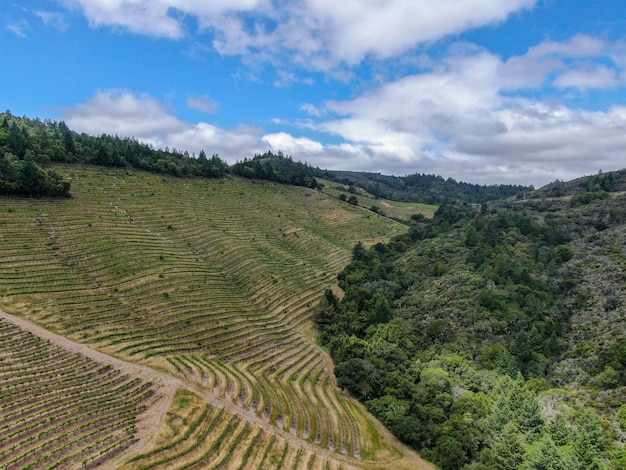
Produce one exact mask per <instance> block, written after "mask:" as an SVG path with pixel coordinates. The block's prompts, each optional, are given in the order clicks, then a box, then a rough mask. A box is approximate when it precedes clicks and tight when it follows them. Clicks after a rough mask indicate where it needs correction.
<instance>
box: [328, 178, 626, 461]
mask: <svg viewBox="0 0 626 470" xmlns="http://www.w3.org/2000/svg"><path fill="white" fill-rule="evenodd" d="M625 176H626V170H622V171H619V172H613V173H605V174H598V175H594V176H591V177H587V178H582V179H579V180H576V181H573V182H570V183H561V184H560V185H559V186H560V187H556V188H555V187H548V188H544V189H542V190H540V191H537V192H534V193H530V194H527V195H526V196H525V197H517V198H513V199H509V200H503V201H497V202H494V203H491V204H483V205H482V206H472V205H468V204H461V203H453V204H446V205H442V206H440V207H439V209H438V210H437V212H436V213H435V216H434V217H433V219H431V220H428V219H420V220H417V221H416V223H415V224H414V225H413V227H412V228H411V230H410V232H409V233H408V234H405V235H402V236H400V237H397V238H396V239H395V240H393V241H392V242H391V243H389V244H379V245H375V246H373V247H371V248H370V249H369V250H366V249H365V247H363V246H360V245H359V246H357V247H355V249H354V250H353V261H352V263H351V264H350V265H349V266H348V267H346V269H345V270H344V271H342V273H340V275H339V280H340V283H339V284H340V287H341V288H342V289H343V291H344V292H345V296H344V297H343V298H342V300H341V301H340V300H339V299H337V298H336V297H335V296H334V295H333V294H332V293H331V292H330V291H328V292H327V294H326V297H325V299H324V302H323V304H322V305H321V307H320V310H319V313H318V316H317V318H316V321H317V323H318V325H319V326H320V329H321V335H320V340H321V342H322V344H324V345H326V347H327V348H328V349H329V351H330V352H331V355H332V357H333V360H334V362H335V374H336V375H337V379H338V384H339V385H340V386H341V387H345V388H346V389H347V390H349V391H350V392H351V393H353V394H354V395H355V396H357V397H358V398H359V399H361V400H362V401H363V402H364V403H365V405H366V406H367V408H368V409H369V410H370V411H371V412H372V413H373V414H375V415H376V416H378V417H379V418H380V419H381V420H382V421H383V422H384V423H385V424H386V425H387V426H389V428H390V429H392V430H393V431H394V433H395V434H396V435H397V436H398V437H399V438H400V439H402V440H403V441H404V442H406V443H407V444H409V445H411V446H412V447H413V448H415V449H416V450H418V451H420V453H421V454H422V455H423V456H425V457H427V458H428V459H430V460H432V461H434V462H435V463H437V464H438V465H439V466H440V467H441V468H442V469H450V470H454V469H458V468H481V469H493V470H498V469H502V468H522V469H543V468H558V469H580V470H583V469H590V468H594V469H604V468H608V469H621V468H625V465H626V449H625V448H624V445H623V439H622V436H623V433H624V432H626V405H624V403H625V402H626V314H625V306H626V290H625V289H624V287H625V286H626V283H625V281H626V235H625V234H626V197H625V194H626V192H625V190H626V180H625ZM548 462H549V463H550V464H549V466H546V465H548Z"/></svg>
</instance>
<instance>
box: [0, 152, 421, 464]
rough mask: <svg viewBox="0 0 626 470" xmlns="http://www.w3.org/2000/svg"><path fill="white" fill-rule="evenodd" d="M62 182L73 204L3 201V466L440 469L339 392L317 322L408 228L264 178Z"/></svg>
mask: <svg viewBox="0 0 626 470" xmlns="http://www.w3.org/2000/svg"><path fill="white" fill-rule="evenodd" d="M53 169H54V171H55V172H56V173H57V174H59V175H61V176H62V177H63V178H64V179H66V180H67V181H69V182H70V183H71V192H72V198H70V199H45V198H41V199H37V198H19V197H7V196H3V197H0V272H2V276H0V308H1V309H2V310H4V311H5V312H6V313H7V315H5V317H4V320H2V322H1V323H0V335H3V336H2V338H3V341H2V342H1V343H0V348H1V349H0V377H2V381H3V386H2V389H3V390H4V389H5V387H6V386H10V387H16V388H11V391H12V392H16V391H18V390H19V391H20V393H19V394H16V393H9V394H2V396H1V397H0V406H1V407H2V410H3V413H2V415H1V418H0V435H1V436H2V437H3V439H1V440H0V466H2V467H6V468H25V467H24V465H27V464H32V465H35V466H36V467H37V468H47V467H49V466H52V465H61V464H62V465H64V466H67V467H69V468H76V467H79V466H82V465H93V464H98V463H99V464H106V465H105V466H115V467H117V466H122V467H124V468H207V467H211V468H212V467H220V468H293V469H298V468H316V469H327V468H328V469H338V468H390V466H391V467H393V468H430V467H429V466H428V465H427V464H425V463H424V462H423V461H422V460H420V459H419V457H418V456H417V454H415V453H414V452H412V451H410V450H408V449H407V448H405V447H403V446H402V445H401V444H399V443H398V442H397V441H396V440H395V439H393V438H392V437H391V436H390V434H389V433H388V432H387V431H386V430H385V429H384V428H383V427H381V426H380V424H378V423H377V421H375V420H374V419H373V418H372V417H371V415H370V414H369V413H368V412H367V411H365V409H364V408H363V407H362V406H361V405H360V404H359V403H358V402H356V401H355V400H354V399H353V398H351V397H350V396H349V394H347V393H345V392H342V391H341V390H340V389H339V388H337V386H336V385H335V379H334V376H333V374H332V363H331V362H330V359H329V357H328V356H327V355H326V354H325V353H324V352H323V351H322V350H321V349H320V348H319V347H318V346H317V345H316V341H315V333H314V330H313V329H312V323H311V317H312V315H313V311H314V308H315V306H316V305H317V303H318V302H319V299H320V298H321V297H322V296H323V292H324V290H325V289H327V288H334V286H335V285H336V273H337V272H339V271H340V270H341V269H342V268H343V267H344V266H345V265H346V264H347V263H348V262H349V260H350V256H351V250H352V247H353V246H354V245H355V243H357V242H358V241H362V242H363V243H365V244H366V245H367V246H370V245H372V244H375V243H378V242H383V241H386V240H388V239H389V238H391V237H392V236H395V235H398V234H401V233H403V232H405V231H406V227H405V226H403V225H401V224H398V223H395V222H393V221H390V220H389V219H386V218H383V217H380V216H378V215H376V214H374V213H372V212H370V211H367V210H364V209H362V208H359V207H356V206H353V205H350V204H347V203H345V202H342V201H339V200H338V199H335V198H332V197H328V196H326V195H324V194H322V193H320V192H319V191H315V190H311V189H308V188H297V187H293V186H285V185H280V184H277V183H273V182H267V181H266V182H263V181H255V180H245V179H241V178H238V177H227V178H224V179H206V178H198V177H196V178H184V179H182V178H177V177H174V176H168V175H156V174H153V173H147V172H141V171H136V170H127V169H122V168H118V169H116V168H108V169H107V168H101V167H94V166H81V165H77V164H72V165H67V164H63V165H56V166H54V168H53ZM11 319H20V320H22V321H26V322H27V323H22V326H21V327H20V325H19V324H17V325H16V324H15V323H16V322H17V320H15V321H13V322H12V321H11ZM24 325H31V326H32V328H30V330H31V331H32V332H31V333H23V332H22V331H24V330H23V328H25V326H24ZM35 325H39V326H41V327H44V328H45V329H46V330H48V333H46V334H47V337H46V335H45V334H43V333H42V331H41V330H37V329H36V328H35ZM26 336H28V338H29V339H28V340H25V339H21V338H26ZM40 338H41V339H40ZM22 350H24V351H25V353H24V354H26V355H24V354H22V355H20V356H15V355H16V354H18V352H19V351H22ZM35 351H37V353H36V354H32V353H33V352H35ZM18 371H26V372H27V374H28V375H27V378H26V379H25V378H22V377H23V374H22V373H19V374H18ZM100 371H102V372H100ZM105 372H106V374H107V375H104V373H105ZM94 373H96V375H97V377H98V379H97V380H98V381H93V379H89V380H85V378H87V377H93V374H94ZM12 384H15V385H12ZM176 390H177V391H176ZM122 391H123V393H122ZM175 391H176V392H175ZM25 394H30V395H28V396H32V397H33V398H32V400H31V399H29V400H22V399H21V397H22V396H26V395H25ZM35 397H36V398H35ZM75 397H83V398H82V400H84V404H82V403H83V402H81V401H79V400H77V399H76V400H75ZM103 400H105V401H106V400H109V401H110V405H107V406H106V407H104V408H103V407H102V406H101V405H100V404H101V403H104V402H105V401H103ZM111 400H113V401H111ZM96 409H102V411H100V413H105V412H106V410H111V411H112V412H114V416H116V417H119V420H117V421H115V420H113V417H111V420H110V421H109V418H106V417H105V418H103V417H102V416H100V415H98V414H94V410H96ZM115 410H124V412H123V413H122V412H119V411H115ZM112 416H113V415H112ZM39 417H41V419H39ZM160 417H162V419H159V418H160ZM94 419H96V420H97V422H100V423H102V424H101V425H100V426H94V425H93V420H94ZM109 423H110V424H111V427H109V426H108V424H109ZM68 430H71V431H72V433H71V435H72V436H76V437H75V438H74V437H73V438H72V439H70V438H69V435H67V434H66V431H68ZM66 435H67V436H68V437H67V438H65V437H63V436H66ZM148 436H153V437H152V438H151V439H149V438H148ZM55 443H58V445H56V444H55Z"/></svg>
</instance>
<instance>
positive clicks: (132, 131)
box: [63, 90, 267, 163]
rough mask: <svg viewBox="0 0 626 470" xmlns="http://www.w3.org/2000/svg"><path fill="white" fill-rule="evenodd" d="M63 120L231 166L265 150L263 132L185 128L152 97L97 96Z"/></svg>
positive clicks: (115, 93) (128, 94) (77, 128)
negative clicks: (209, 157) (202, 154)
mask: <svg viewBox="0 0 626 470" xmlns="http://www.w3.org/2000/svg"><path fill="white" fill-rule="evenodd" d="M63 119H64V120H65V121H66V122H67V124H68V126H69V127H70V128H71V129H73V130H75V131H77V132H85V133H87V134H91V135H101V134H109V135H119V136H127V137H135V138H137V139H139V140H140V141H142V142H146V143H149V144H151V145H154V146H155V147H159V148H165V147H169V148H176V149H178V150H181V151H185V150H186V151H188V152H189V153H194V152H195V153H196V154H197V153H199V152H200V150H205V152H206V153H207V154H209V155H211V154H214V153H217V154H219V155H220V156H221V157H222V158H224V159H227V160H228V161H230V162H231V163H233V162H234V161H236V160H237V159H243V158H244V157H251V156H252V155H254V154H255V153H262V152H263V151H265V150H266V149H267V144H265V143H264V142H263V140H262V139H261V137H262V133H263V132H262V130H261V129H258V128H254V127H250V126H245V125H240V126H238V127H236V128H235V129H231V130H229V129H224V128H220V127H218V126H214V125H211V124H208V123H204V122H200V123H196V124H192V123H188V122H184V121H181V120H180V119H178V118H177V117H175V116H173V115H172V114H170V112H169V111H168V110H167V109H166V107H165V106H163V105H162V104H161V103H159V102H158V101H157V100H156V99H154V98H153V97H151V96H149V95H147V94H137V93H133V92H131V91H128V90H105V91H99V92H97V93H96V94H95V95H94V96H93V97H92V98H91V99H90V100H88V101H87V102H85V103H79V104H77V105H75V106H74V107H73V108H70V109H68V110H67V111H66V112H65V115H64V117H63Z"/></svg>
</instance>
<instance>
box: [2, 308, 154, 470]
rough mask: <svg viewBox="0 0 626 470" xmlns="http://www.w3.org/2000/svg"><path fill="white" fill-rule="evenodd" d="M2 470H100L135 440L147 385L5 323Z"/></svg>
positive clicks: (148, 397)
mask: <svg viewBox="0 0 626 470" xmlns="http://www.w3.org/2000/svg"><path fill="white" fill-rule="evenodd" d="M0 382H1V383H2V387H1V388H0V436H1V437H2V438H1V439H0V468H6V469H18V468H19V469H26V468H55V467H78V466H89V465H96V464H98V463H99V462H100V463H101V462H104V461H107V460H109V459H111V458H112V456H114V455H117V454H118V453H120V452H122V451H124V450H125V449H126V448H127V447H128V446H130V445H131V444H132V443H133V442H134V440H135V436H134V434H135V426H136V416H137V414H138V413H140V412H142V411H144V410H145V407H146V405H147V404H148V403H149V399H150V397H151V395H152V393H153V390H152V388H151V386H150V384H149V383H146V382H143V381H141V380H139V379H134V378H132V377H130V376H128V375H125V374H122V373H121V372H120V371H119V370H116V369H114V368H112V367H111V366H108V365H102V364H99V363H97V362H95V361H92V360H90V359H87V358H85V357H83V356H81V355H79V354H74V353H71V352H68V351H66V350H64V349H62V348H60V347H58V346H55V345H50V344H48V343H47V342H45V341H43V340H42V339H40V338H38V337H37V336H34V335H32V334H30V333H27V332H24V331H22V330H20V329H19V328H18V327H16V326H14V325H12V324H10V323H8V322H6V321H4V320H2V319H0Z"/></svg>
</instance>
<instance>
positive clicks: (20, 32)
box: [4, 20, 30, 38]
mask: <svg viewBox="0 0 626 470" xmlns="http://www.w3.org/2000/svg"><path fill="white" fill-rule="evenodd" d="M4 28H5V29H7V30H9V31H11V32H12V33H13V34H15V35H16V36H19V37H21V38H27V37H28V34H27V31H29V30H30V25H29V24H28V21H26V20H20V21H18V22H16V23H12V24H9V25H6V26H5V27H4Z"/></svg>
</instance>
